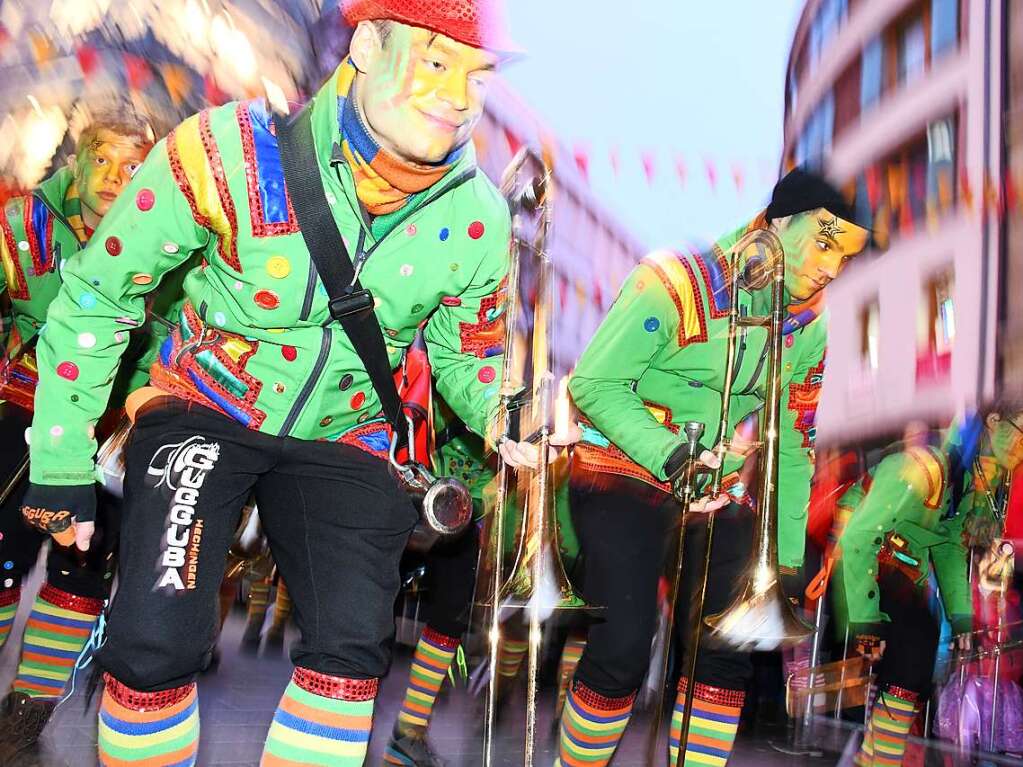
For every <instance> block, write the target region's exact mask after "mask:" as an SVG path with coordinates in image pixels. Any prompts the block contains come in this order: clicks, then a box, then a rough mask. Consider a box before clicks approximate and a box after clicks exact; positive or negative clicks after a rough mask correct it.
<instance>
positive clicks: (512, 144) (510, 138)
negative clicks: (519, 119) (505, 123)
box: [504, 128, 522, 157]
mask: <svg viewBox="0 0 1023 767" xmlns="http://www.w3.org/2000/svg"><path fill="white" fill-rule="evenodd" d="M504 140H505V141H507V142H508V149H510V150H511V153H512V156H513V157H514V156H515V155H516V154H518V151H519V150H520V149H521V148H522V142H521V141H520V140H519V137H518V136H516V135H515V134H514V133H513V132H512V129H511V128H505V129H504Z"/></svg>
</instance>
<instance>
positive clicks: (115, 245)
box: [104, 237, 124, 256]
mask: <svg viewBox="0 0 1023 767" xmlns="http://www.w3.org/2000/svg"><path fill="white" fill-rule="evenodd" d="M104 245H105V247H106V249H107V253H109V254H110V255H111V256H119V255H121V251H122V250H124V246H123V245H121V241H120V240H119V239H117V238H116V237H107V241H106V242H105V243H104Z"/></svg>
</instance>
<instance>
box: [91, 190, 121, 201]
mask: <svg viewBox="0 0 1023 767" xmlns="http://www.w3.org/2000/svg"><path fill="white" fill-rule="evenodd" d="M96 196H97V197H99V198H100V199H101V200H106V201H107V202H113V201H114V200H116V199H117V194H116V193H114V192H97V193H96Z"/></svg>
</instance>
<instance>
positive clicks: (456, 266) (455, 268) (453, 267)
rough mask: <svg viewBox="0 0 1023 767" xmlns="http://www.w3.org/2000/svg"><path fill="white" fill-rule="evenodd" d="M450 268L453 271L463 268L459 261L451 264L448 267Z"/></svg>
mask: <svg viewBox="0 0 1023 767" xmlns="http://www.w3.org/2000/svg"><path fill="white" fill-rule="evenodd" d="M448 268H450V269H451V271H453V272H457V271H458V270H459V269H461V268H462V265H461V264H457V263H456V264H451V266H450V267H448Z"/></svg>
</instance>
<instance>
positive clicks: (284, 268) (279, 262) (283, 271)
mask: <svg viewBox="0 0 1023 767" xmlns="http://www.w3.org/2000/svg"><path fill="white" fill-rule="evenodd" d="M266 273H267V274H269V275H270V276H271V277H273V278H274V279H275V280H283V279H284V278H285V277H287V276H288V275H289V274H291V262H290V261H288V259H286V258H285V257H284V256H274V257H273V258H270V259H268V260H267V262H266Z"/></svg>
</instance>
